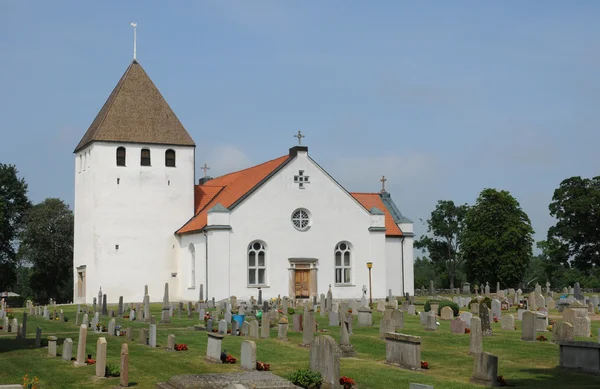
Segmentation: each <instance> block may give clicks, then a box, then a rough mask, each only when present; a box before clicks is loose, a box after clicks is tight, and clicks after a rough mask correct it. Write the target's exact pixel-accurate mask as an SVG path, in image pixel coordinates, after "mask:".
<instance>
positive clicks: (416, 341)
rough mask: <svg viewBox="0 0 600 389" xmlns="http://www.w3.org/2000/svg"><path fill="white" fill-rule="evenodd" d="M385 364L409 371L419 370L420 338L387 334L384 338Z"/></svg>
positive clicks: (392, 333) (393, 333)
mask: <svg viewBox="0 0 600 389" xmlns="http://www.w3.org/2000/svg"><path fill="white" fill-rule="evenodd" d="M385 363H386V364H390V365H394V366H398V367H402V368H405V369H410V370H420V369H421V338H420V337H418V336H411V335H405V334H398V333H395V332H389V333H387V334H386V336H385Z"/></svg>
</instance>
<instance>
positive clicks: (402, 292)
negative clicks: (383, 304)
mask: <svg viewBox="0 0 600 389" xmlns="http://www.w3.org/2000/svg"><path fill="white" fill-rule="evenodd" d="M402 297H404V236H402Z"/></svg>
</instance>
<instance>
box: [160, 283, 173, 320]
mask: <svg viewBox="0 0 600 389" xmlns="http://www.w3.org/2000/svg"><path fill="white" fill-rule="evenodd" d="M160 322H161V323H170V322H171V304H169V283H168V282H165V293H164V295H163V304H162V311H161V316H160Z"/></svg>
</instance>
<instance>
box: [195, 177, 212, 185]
mask: <svg viewBox="0 0 600 389" xmlns="http://www.w3.org/2000/svg"><path fill="white" fill-rule="evenodd" d="M210 180H212V177H210V176H206V177H202V178H201V179H199V180H198V185H204V184H206V183H207V182H208V181H210Z"/></svg>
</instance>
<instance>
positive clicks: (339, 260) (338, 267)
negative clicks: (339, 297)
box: [335, 242, 352, 284]
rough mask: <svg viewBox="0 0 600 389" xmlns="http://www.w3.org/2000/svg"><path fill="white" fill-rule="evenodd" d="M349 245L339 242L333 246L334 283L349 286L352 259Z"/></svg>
mask: <svg viewBox="0 0 600 389" xmlns="http://www.w3.org/2000/svg"><path fill="white" fill-rule="evenodd" d="M350 257H351V248H350V244H349V243H347V242H340V243H338V244H337V246H335V283H336V284H349V283H350V271H351V269H352V267H351V264H352V259H351V258H350Z"/></svg>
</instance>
